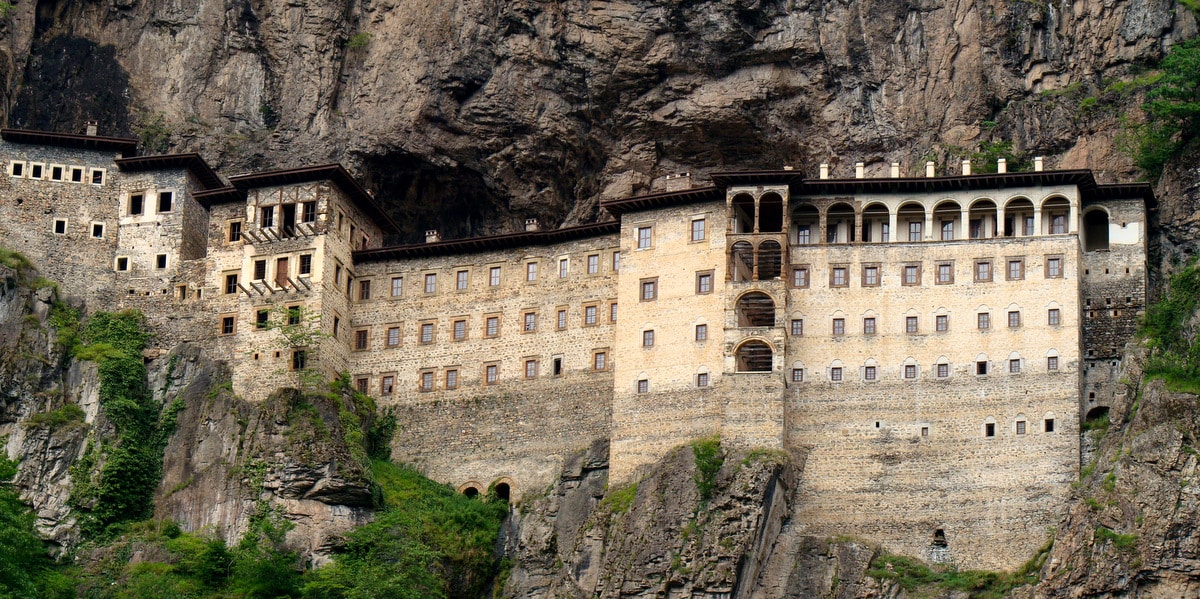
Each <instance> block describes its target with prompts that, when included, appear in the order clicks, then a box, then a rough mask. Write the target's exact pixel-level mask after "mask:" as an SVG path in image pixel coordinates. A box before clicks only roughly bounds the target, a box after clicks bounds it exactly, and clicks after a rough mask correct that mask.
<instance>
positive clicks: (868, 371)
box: [863, 366, 875, 381]
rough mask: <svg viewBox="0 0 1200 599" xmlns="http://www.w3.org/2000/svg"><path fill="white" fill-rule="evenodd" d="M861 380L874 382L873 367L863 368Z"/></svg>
mask: <svg viewBox="0 0 1200 599" xmlns="http://www.w3.org/2000/svg"><path fill="white" fill-rule="evenodd" d="M863 380H866V381H873V380H875V367H874V366H867V367H865V368H863Z"/></svg>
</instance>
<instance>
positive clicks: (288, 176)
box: [229, 163, 400, 232]
mask: <svg viewBox="0 0 1200 599" xmlns="http://www.w3.org/2000/svg"><path fill="white" fill-rule="evenodd" d="M229 181H230V182H231V183H233V185H234V187H237V188H238V189H243V190H245V189H255V188H259V187H272V186H276V185H291V184H295V183H308V182H312V181H332V182H333V183H334V184H335V185H337V186H338V188H339V189H341V190H342V192H343V193H345V194H346V195H347V196H349V197H350V200H351V201H352V202H354V204H355V205H356V206H358V207H359V208H360V209H362V211H363V212H365V213H366V214H367V217H368V218H371V219H373V220H374V221H375V224H377V225H379V227H380V228H381V229H383V230H384V231H389V232H395V231H399V230H400V228H399V227H397V226H396V223H395V222H393V221H392V219H391V218H390V217H389V216H388V215H387V213H385V212H384V211H383V209H382V208H380V207H379V205H378V204H376V203H375V199H374V198H372V197H371V194H370V193H367V190H366V189H364V188H363V186H362V185H359V183H358V181H357V180H356V179H355V178H354V176H353V175H351V174H350V172H349V171H347V170H346V168H345V167H343V166H342V165H340V164H337V163H333V164H323V165H319V166H306V167H301V168H292V169H282V170H274V171H263V172H260V173H246V174H242V175H234V176H232V177H230V178H229Z"/></svg>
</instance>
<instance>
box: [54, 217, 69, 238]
mask: <svg viewBox="0 0 1200 599" xmlns="http://www.w3.org/2000/svg"><path fill="white" fill-rule="evenodd" d="M54 234H55V235H66V234H67V220H66V219H64V218H56V219H54Z"/></svg>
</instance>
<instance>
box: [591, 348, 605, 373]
mask: <svg viewBox="0 0 1200 599" xmlns="http://www.w3.org/2000/svg"><path fill="white" fill-rule="evenodd" d="M607 368H608V354H607V353H606V352H602V351H598V352H596V353H595V354H592V370H605V369H607Z"/></svg>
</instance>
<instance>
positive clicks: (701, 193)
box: [600, 187, 725, 216]
mask: <svg viewBox="0 0 1200 599" xmlns="http://www.w3.org/2000/svg"><path fill="white" fill-rule="evenodd" d="M724 199H725V191H724V189H723V188H720V187H697V188H695V189H684V190H680V191H667V192H662V193H652V194H649V195H642V196H633V197H630V198H619V199H616V200H605V201H603V202H600V207H601V208H604V209H605V210H607V211H608V212H609V214H612V215H613V216H620V215H621V214H624V213H626V212H639V211H641V210H651V209H655V208H666V207H669V206H683V205H686V204H696V203H699V202H711V201H716V200H720V201H724Z"/></svg>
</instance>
